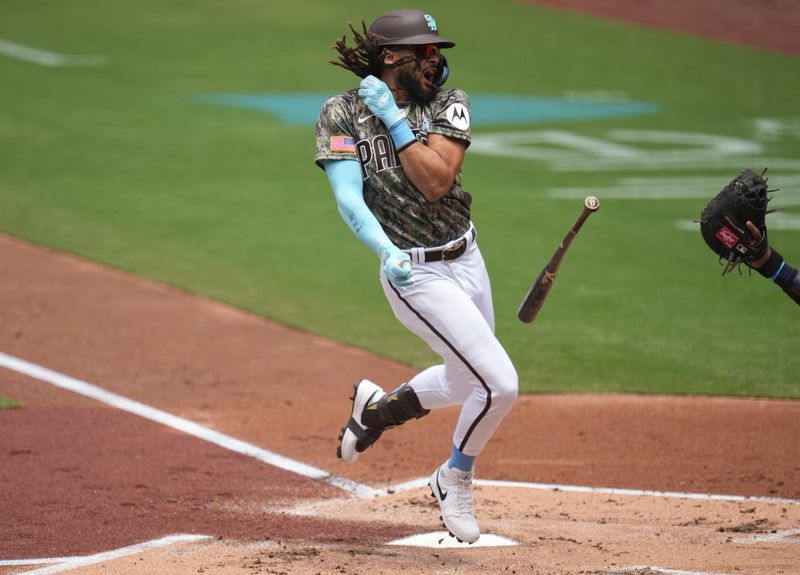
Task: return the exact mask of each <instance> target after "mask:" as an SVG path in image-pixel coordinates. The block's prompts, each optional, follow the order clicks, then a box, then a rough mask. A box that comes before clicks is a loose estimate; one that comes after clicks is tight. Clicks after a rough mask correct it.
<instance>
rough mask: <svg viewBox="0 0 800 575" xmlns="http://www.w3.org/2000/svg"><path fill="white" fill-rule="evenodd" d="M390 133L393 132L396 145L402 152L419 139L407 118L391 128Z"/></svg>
mask: <svg viewBox="0 0 800 575" xmlns="http://www.w3.org/2000/svg"><path fill="white" fill-rule="evenodd" d="M389 134H391V136H392V141H393V142H394V147H395V149H396V150H397V151H398V152H402V151H403V150H405V149H406V148H407V147H409V146H410V145H411V144H413V143H414V142H416V141H417V138H416V136H414V132H412V131H411V126H409V125H408V122H406V120H405V118H403V119H402V120H400V121H399V122H397V123H396V124H395V125H394V126H392V127H391V128H389Z"/></svg>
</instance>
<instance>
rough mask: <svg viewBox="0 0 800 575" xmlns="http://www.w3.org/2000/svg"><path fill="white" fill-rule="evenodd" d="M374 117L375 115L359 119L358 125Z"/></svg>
mask: <svg viewBox="0 0 800 575" xmlns="http://www.w3.org/2000/svg"><path fill="white" fill-rule="evenodd" d="M374 115H375V114H370V115H369V116H362V117H361V118H359V119H358V123H359V124H363V123H364V122H366V121H367V120H369V119H370V118H372V117H373V116H374Z"/></svg>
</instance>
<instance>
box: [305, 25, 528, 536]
mask: <svg viewBox="0 0 800 575" xmlns="http://www.w3.org/2000/svg"><path fill="white" fill-rule="evenodd" d="M350 30H351V32H352V34H353V41H354V43H355V45H354V46H352V47H351V46H348V45H347V42H346V37H342V38H341V39H340V40H337V42H336V45H335V46H334V48H335V49H336V50H337V52H338V53H339V59H338V61H336V62H332V63H334V64H336V65H339V66H341V67H343V68H345V69H347V70H350V71H351V72H353V73H355V74H356V75H357V76H359V78H361V79H362V80H361V83H360V86H359V88H357V89H353V90H350V91H348V92H345V93H343V94H340V95H337V96H333V97H332V98H330V99H328V100H327V101H326V102H325V104H324V106H323V107H322V111H321V112H320V116H319V120H318V123H317V127H316V156H315V159H316V163H317V165H319V166H320V167H322V168H323V169H324V170H325V172H326V174H327V176H328V180H329V182H330V185H331V187H332V188H333V193H334V195H335V197H336V202H337V205H338V208H339V213H340V215H341V217H342V218H343V219H344V221H345V222H346V224H347V225H348V226H349V228H350V229H351V231H352V232H353V233H354V234H355V235H356V237H357V238H358V239H359V240H360V241H361V242H362V243H364V244H365V245H366V246H367V247H368V248H369V249H371V250H372V251H373V252H375V254H376V255H377V256H378V257H379V258H380V282H381V285H382V286H383V291H384V294H385V295H386V298H387V299H388V301H389V304H390V305H391V307H392V310H393V311H394V314H395V316H396V317H397V319H398V320H399V321H400V322H401V323H402V324H403V325H405V326H406V327H407V328H408V329H409V330H411V331H412V332H413V333H415V334H416V335H418V336H419V337H420V338H422V339H423V340H424V341H425V342H426V343H427V344H428V345H429V346H430V347H431V348H432V349H433V350H434V351H435V352H436V353H437V354H438V355H440V356H441V358H442V363H440V364H438V365H434V366H432V367H429V368H427V369H425V370H424V371H422V372H420V373H418V374H417V375H416V376H414V377H413V378H411V380H410V381H408V382H406V383H403V384H402V385H400V386H399V387H397V388H396V389H394V390H391V391H389V393H387V392H386V391H384V389H383V388H382V387H381V386H379V385H377V384H375V383H373V382H372V381H369V380H367V379H364V380H362V381H360V382H359V383H357V384H356V385H355V386H354V387H355V393H354V394H353V397H352V398H351V399H352V400H353V403H352V409H351V412H350V417H349V419H348V421H347V424H346V425H345V427H344V428H343V429H342V435H341V436H340V438H339V439H340V442H341V443H340V445H339V448H338V456H339V457H340V458H341V459H342V460H343V461H345V462H347V463H352V462H353V461H355V460H356V458H357V457H358V455H359V454H360V453H361V452H363V451H364V450H365V449H367V448H368V447H370V446H371V445H372V444H373V443H375V442H376V441H377V440H378V439H379V438H380V436H381V434H382V433H383V432H384V431H385V430H386V429H389V428H391V427H394V426H397V425H401V424H403V423H405V422H406V421H408V420H410V419H415V418H420V417H423V416H424V415H427V414H428V412H429V411H430V410H432V409H437V408H440V407H447V406H451V405H460V406H461V412H460V416H459V419H458V423H457V424H456V428H455V432H454V433H453V444H452V446H450V457H449V459H447V460H446V461H445V462H444V463H442V465H440V466H439V467H438V468H437V469H436V470H434V471H433V474H432V475H431V478H430V487H431V491H432V493H433V496H434V497H435V498H436V500H437V501H438V502H439V506H440V507H441V510H442V520H443V522H444V525H445V527H446V528H447V529H448V530H449V532H450V534H451V535H453V536H455V537H456V538H458V539H459V540H460V541H467V542H470V543H472V542H474V541H476V540H477V539H478V537H479V536H480V529H479V527H478V522H477V520H476V518H475V514H474V512H473V506H472V478H473V466H474V461H475V458H476V457H477V455H478V454H479V453H480V452H481V451H482V450H483V448H484V446H485V445H486V443H487V442H488V441H489V439H490V438H491V436H492V434H493V433H494V432H495V430H496V429H497V427H498V425H499V424H500V421H501V420H502V419H503V417H504V416H505V415H506V414H507V413H508V411H509V410H510V409H511V406H512V405H513V403H514V401H515V399H516V397H517V383H518V382H517V374H516V371H515V369H514V366H513V365H512V363H511V360H510V359H509V357H508V354H507V353H506V352H505V350H504V349H503V347H502V346H501V345H500V342H498V340H497V338H496V337H495V334H494V327H495V326H494V312H493V309H492V298H491V288H490V285H489V277H488V274H487V272H486V267H485V265H484V262H483V257H482V256H481V252H480V250H479V249H478V244H477V241H476V240H477V235H478V234H477V231H476V229H475V226H474V225H473V224H472V222H471V219H470V204H471V202H472V197H471V196H470V195H469V194H468V193H467V192H466V191H465V190H464V189H463V188H462V187H461V163H462V161H463V159H464V154H465V152H466V149H467V147H468V146H469V143H470V107H469V101H468V99H467V95H466V94H465V93H464V92H463V91H461V90H458V89H444V88H442V85H443V84H444V82H445V80H446V79H447V76H448V74H449V68H448V66H447V60H446V58H445V57H444V55H443V54H442V50H443V49H446V48H452V47H454V46H455V44H454V43H453V42H450V41H449V40H445V39H444V38H442V37H441V36H440V35H439V28H438V23H437V21H436V20H435V19H434V18H433V16H431V15H430V14H426V13H425V12H421V11H419V10H393V11H391V12H388V13H386V14H383V15H381V16H379V17H378V18H377V19H375V21H374V22H373V23H372V24H371V25H370V26H369V29H367V27H366V25H364V24H363V23H362V32H358V31H356V30H355V29H354V28H353V26H352V25H351V26H350Z"/></svg>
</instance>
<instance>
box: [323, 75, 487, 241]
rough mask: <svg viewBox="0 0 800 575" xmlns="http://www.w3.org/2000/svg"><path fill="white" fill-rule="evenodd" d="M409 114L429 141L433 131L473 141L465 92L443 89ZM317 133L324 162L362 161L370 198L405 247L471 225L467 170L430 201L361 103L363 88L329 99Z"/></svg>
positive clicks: (454, 233)
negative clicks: (465, 182)
mask: <svg viewBox="0 0 800 575" xmlns="http://www.w3.org/2000/svg"><path fill="white" fill-rule="evenodd" d="M407 113H408V118H407V120H408V122H409V125H410V126H411V129H412V131H413V133H414V135H415V136H416V137H417V141H419V142H420V143H422V144H423V145H426V144H427V142H428V135H429V134H440V135H444V136H448V137H450V138H454V139H457V140H460V141H462V142H464V143H465V144H467V145H469V143H470V131H469V100H468V98H467V95H466V94H465V93H464V92H463V91H461V90H457V89H454V90H441V91H440V92H439V93H438V95H437V96H436V98H435V99H434V101H433V102H431V103H430V104H428V105H425V106H421V105H419V104H414V105H412V106H410V107H409V108H407ZM316 136H317V137H316V153H315V161H316V163H317V165H319V166H322V162H323V161H324V160H357V161H358V162H359V163H360V164H361V177H362V178H363V180H364V201H365V203H366V204H367V206H368V207H369V209H370V210H371V211H372V213H373V214H375V217H376V218H377V219H378V221H379V222H380V223H381V226H382V227H383V229H384V231H385V232H386V235H387V236H388V237H389V239H390V240H391V241H392V242H393V243H394V244H395V245H396V246H398V247H399V248H401V249H408V248H412V247H432V246H440V245H443V244H446V243H447V242H449V241H452V240H454V239H456V238H459V237H460V236H462V235H464V233H465V232H466V231H467V230H468V229H469V226H470V204H471V203H472V197H471V196H470V194H468V193H467V192H466V191H464V190H463V189H462V188H461V174H460V173H459V174H458V176H457V177H456V180H455V182H454V183H453V185H452V187H451V188H450V190H449V191H448V192H447V193H446V194H445V195H444V196H443V197H442V198H440V199H439V200H438V201H436V202H434V203H430V202H428V201H427V200H426V199H425V197H424V196H423V195H422V193H421V192H420V191H419V190H417V189H416V188H415V187H414V185H413V184H412V183H411V182H410V181H409V179H408V178H407V177H406V175H405V174H404V173H403V170H402V167H401V164H400V158H399V156H398V154H397V150H395V147H394V144H393V142H392V139H391V137H390V135H389V131H388V130H387V129H386V127H385V126H384V124H383V122H381V120H380V119H378V118H377V117H376V116H374V115H373V114H372V112H371V111H370V110H369V108H368V107H367V106H366V105H365V104H364V103H363V102H361V99H360V98H359V97H358V91H357V90H351V91H349V92H346V93H344V94H341V95H338V96H334V97H332V98H330V99H329V100H328V101H327V102H325V105H324V106H323V107H322V111H321V113H320V116H319V120H318V122H317V130H316ZM332 142H334V143H336V145H332ZM340 142H347V143H348V144H350V145H349V146H345V145H342V144H340Z"/></svg>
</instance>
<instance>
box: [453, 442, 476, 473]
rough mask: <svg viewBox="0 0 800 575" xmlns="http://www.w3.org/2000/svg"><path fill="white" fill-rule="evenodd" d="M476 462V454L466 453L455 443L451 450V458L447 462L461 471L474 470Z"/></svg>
mask: <svg viewBox="0 0 800 575" xmlns="http://www.w3.org/2000/svg"><path fill="white" fill-rule="evenodd" d="M474 463H475V456H473V455H464V454H463V453H461V452H460V451H459V450H458V448H457V447H456V446H455V445H454V446H453V449H452V451H450V460H449V461H448V462H447V467H455V468H456V469H460V470H461V471H472V466H473V465H474Z"/></svg>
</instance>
